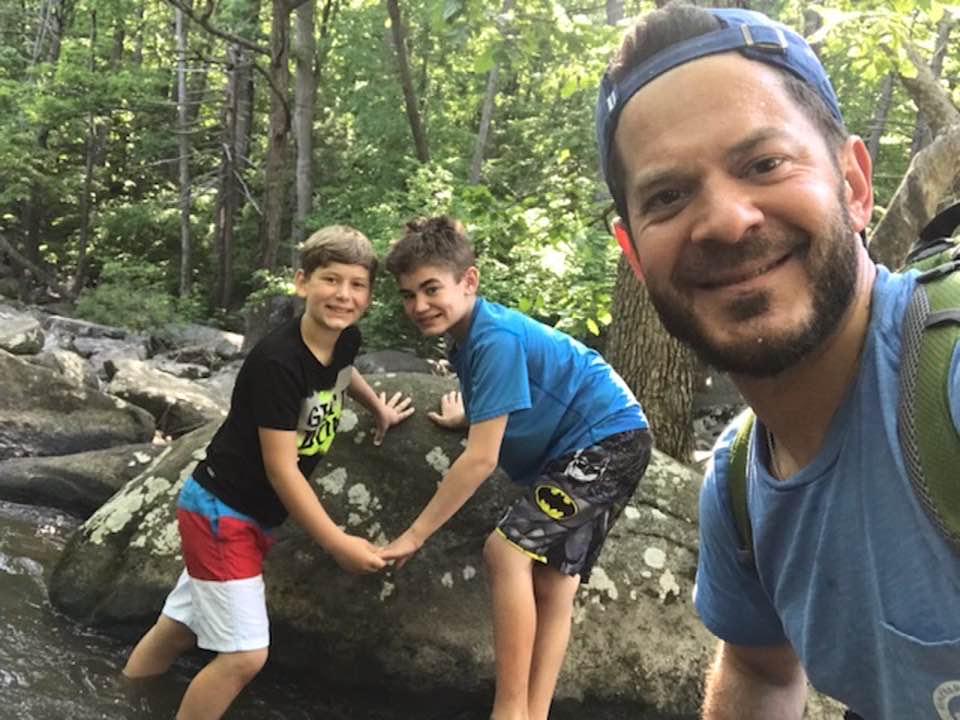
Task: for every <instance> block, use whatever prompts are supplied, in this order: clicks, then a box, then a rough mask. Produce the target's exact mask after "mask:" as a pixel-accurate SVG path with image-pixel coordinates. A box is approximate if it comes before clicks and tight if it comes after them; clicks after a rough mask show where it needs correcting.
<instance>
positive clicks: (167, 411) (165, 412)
mask: <svg viewBox="0 0 960 720" xmlns="http://www.w3.org/2000/svg"><path fill="white" fill-rule="evenodd" d="M109 369H110V372H111V376H112V379H111V380H110V383H109V384H108V385H107V388H106V389H107V392H109V393H111V394H112V395H116V396H117V397H119V398H123V399H124V400H127V401H128V402H131V403H133V404H134V405H137V406H139V407H142V408H144V409H146V410H148V411H149V412H150V414H152V415H153V417H154V419H155V420H156V423H157V429H159V430H160V431H161V432H163V433H164V434H166V435H170V436H171V437H179V436H180V435H184V434H186V433H188V432H190V431H192V430H196V429H197V428H198V427H200V426H201V425H205V424H207V423H208V422H210V421H211V420H222V419H223V418H224V417H226V414H227V410H228V409H229V406H224V405H221V404H220V403H218V402H217V401H216V400H214V399H212V398H211V397H210V395H209V393H207V392H206V391H204V389H203V387H202V386H200V385H198V384H197V383H195V382H193V381H191V380H185V379H183V378H179V377H176V376H174V375H171V374H169V373H166V372H163V371H162V370H159V369H157V368H155V367H154V366H153V365H151V364H150V363H149V362H139V361H136V360H118V361H116V362H112V363H111V364H110V366H109Z"/></svg>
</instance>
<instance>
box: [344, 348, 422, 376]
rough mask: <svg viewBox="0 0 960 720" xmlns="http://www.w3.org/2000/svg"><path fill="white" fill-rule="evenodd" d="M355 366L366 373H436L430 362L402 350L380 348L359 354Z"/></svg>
mask: <svg viewBox="0 0 960 720" xmlns="http://www.w3.org/2000/svg"><path fill="white" fill-rule="evenodd" d="M354 367H356V368H357V370H359V371H360V372H361V373H362V374H364V375H370V374H373V373H392V372H412V373H427V374H434V367H433V365H431V364H430V363H429V362H427V361H426V360H424V359H423V358H421V357H417V356H416V355H414V354H413V353H408V352H402V351H400V350H378V351H377V352H372V353H364V354H363V355H358V356H357V359H356V361H355V362H354Z"/></svg>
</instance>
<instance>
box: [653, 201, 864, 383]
mask: <svg viewBox="0 0 960 720" xmlns="http://www.w3.org/2000/svg"><path fill="white" fill-rule="evenodd" d="M854 235H855V232H854V230H853V226H852V224H851V221H850V216H849V214H848V213H847V210H846V206H845V205H844V204H843V198H842V196H841V197H840V198H839V199H838V203H837V210H836V211H835V213H834V214H833V217H832V218H831V221H830V224H829V225H828V227H827V228H826V230H825V232H824V234H823V235H821V236H819V237H817V238H816V239H814V238H813V237H811V236H810V235H809V234H808V233H805V232H803V231H800V230H791V231H787V232H785V233H783V234H782V235H780V236H775V235H773V234H771V233H756V234H753V235H751V236H750V237H747V238H744V239H743V240H742V241H741V242H739V243H736V244H734V245H731V244H728V243H718V242H710V241H709V240H708V241H704V242H701V244H700V247H698V248H697V250H696V252H697V254H696V256H693V257H691V258H689V259H688V260H689V261H688V262H686V263H685V264H684V266H683V268H682V269H681V270H678V271H677V272H676V273H675V275H674V278H672V286H673V287H678V286H679V287H689V285H690V284H691V283H693V282H696V280H695V279H696V278H697V277H709V273H711V272H719V271H720V270H722V269H724V268H736V267H744V266H745V264H746V263H749V262H751V261H752V260H754V259H758V258H772V257H777V256H782V255H783V254H785V252H792V253H793V257H792V258H791V260H798V261H800V262H802V263H803V266H804V268H805V270H806V272H807V274H808V275H809V280H810V283H811V287H812V289H813V312H812V313H811V317H810V318H809V319H808V320H807V321H806V322H805V323H803V325H801V326H800V327H798V328H795V329H793V330H792V331H789V332H785V333H782V334H770V335H769V336H766V337H764V336H758V337H756V338H754V339H753V340H744V341H740V342H737V343H726V344H721V343H717V342H714V341H713V340H712V339H711V337H710V335H709V334H708V333H707V332H705V331H704V326H703V322H702V320H701V319H700V318H699V317H697V315H696V314H695V313H694V311H693V308H692V304H691V303H690V302H688V299H687V297H685V296H683V295H680V294H678V293H676V292H675V291H671V292H659V291H657V290H656V289H655V288H654V287H649V290H650V300H651V302H652V303H653V306H654V307H655V308H656V310H657V313H658V314H659V315H660V320H661V322H663V325H664V327H665V328H666V330H667V332H669V333H670V334H671V335H673V336H674V337H675V338H677V339H678V340H680V341H681V342H683V343H685V344H687V345H689V346H690V347H691V348H692V349H693V351H694V352H695V353H696V354H697V355H698V356H699V357H700V358H701V359H702V360H703V361H704V362H706V363H708V364H710V365H712V366H713V367H715V368H717V369H718V370H721V371H723V372H729V373H734V374H738V375H748V376H752V377H772V376H774V375H777V374H779V373H781V372H782V371H784V370H786V369H787V368H789V367H792V366H793V365H795V364H796V363H797V362H799V361H800V360H802V359H803V358H804V357H806V356H807V355H808V354H809V353H810V352H811V351H812V350H814V349H815V348H817V347H819V346H820V344H821V343H823V342H824V341H825V340H826V339H827V338H828V337H830V335H831V334H833V332H834V331H835V330H836V329H837V326H838V325H839V323H840V320H841V318H842V317H843V314H844V313H845V312H846V310H847V308H848V307H849V305H850V302H851V300H852V298H853V291H854V289H855V287H856V283H857V271H856V268H857V246H856V242H855V241H854ZM771 249H774V250H775V251H776V252H771ZM678 281H679V282H678ZM769 305H770V296H769V293H768V292H758V293H752V294H750V295H749V296H746V297H744V298H742V299H735V300H734V301H733V302H732V303H731V304H730V305H729V306H728V308H727V312H728V313H729V315H731V316H732V317H733V318H735V319H737V320H739V321H741V322H746V321H749V320H751V319H753V318H756V317H759V316H761V315H763V314H764V313H765V312H766V311H767V310H768V308H769Z"/></svg>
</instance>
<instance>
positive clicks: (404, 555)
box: [380, 530, 423, 569]
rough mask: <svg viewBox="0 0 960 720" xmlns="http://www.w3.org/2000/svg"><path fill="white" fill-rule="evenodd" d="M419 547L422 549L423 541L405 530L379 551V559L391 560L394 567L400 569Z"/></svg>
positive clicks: (410, 531)
mask: <svg viewBox="0 0 960 720" xmlns="http://www.w3.org/2000/svg"><path fill="white" fill-rule="evenodd" d="M421 547H423V541H422V540H421V539H420V538H419V537H417V535H416V534H415V533H414V532H413V531H412V530H407V531H406V532H404V533H403V535H401V536H400V537H398V538H397V539H396V540H394V541H393V542H392V543H390V544H389V545H387V546H386V547H385V548H382V549H381V550H380V558H381V559H382V560H384V561H388V560H393V561H394V566H395V567H396V568H397V569H400V568H402V567H403V566H404V565H406V564H407V560H409V559H410V558H412V557H413V555H414V553H416V552H417V550H419V549H420V548H421Z"/></svg>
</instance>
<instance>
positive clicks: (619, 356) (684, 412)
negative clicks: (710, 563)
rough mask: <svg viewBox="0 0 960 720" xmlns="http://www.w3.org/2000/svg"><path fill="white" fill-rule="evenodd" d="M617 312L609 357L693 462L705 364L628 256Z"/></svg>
mask: <svg viewBox="0 0 960 720" xmlns="http://www.w3.org/2000/svg"><path fill="white" fill-rule="evenodd" d="M658 4H659V3H658ZM711 4H716V5H718V6H719V5H722V4H724V3H711ZM611 5H616V3H611V2H608V3H607V21H608V23H611V24H612V23H615V22H618V21H619V20H620V19H621V18H622V14H623V7H622V3H620V8H619V13H620V17H619V18H618V17H617V8H613V11H612V12H611ZM612 314H613V322H612V323H610V330H609V334H608V336H607V343H606V353H605V354H606V357H607V360H608V361H609V362H610V364H611V365H612V366H613V367H614V368H615V369H616V370H617V372H619V373H620V376H621V377H622V378H623V379H624V381H625V382H626V383H627V385H629V386H630V388H631V389H632V390H633V392H634V393H635V394H636V396H637V399H638V400H639V401H640V403H641V404H642V405H643V409H644V412H646V414H647V418H648V419H649V421H650V427H651V428H652V429H653V433H654V437H655V438H656V444H657V447H658V448H659V449H660V450H662V451H663V452H665V453H667V454H668V455H671V456H673V457H675V458H677V459H678V460H680V461H681V462H688V461H689V460H690V459H691V453H692V452H693V441H694V437H693V392H694V388H696V387H697V381H698V377H699V375H700V374H701V366H700V363H699V362H698V361H697V359H696V356H695V355H694V354H693V352H692V351H691V350H689V349H688V348H686V347H685V346H684V345H682V344H681V343H679V342H677V341H676V340H674V339H673V338H672V337H670V335H668V334H667V331H666V330H664V329H663V325H662V324H661V323H660V317H659V316H658V315H657V311H656V310H655V309H654V307H653V304H652V303H651V302H650V296H649V295H648V293H647V288H646V287H644V285H643V283H641V282H640V281H639V280H637V277H636V276H635V275H634V274H633V271H632V270H631V269H630V266H629V265H628V264H627V261H626V259H624V258H623V257H621V258H620V262H619V263H618V264H617V282H616V285H615V286H614V289H613V310H612Z"/></svg>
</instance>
